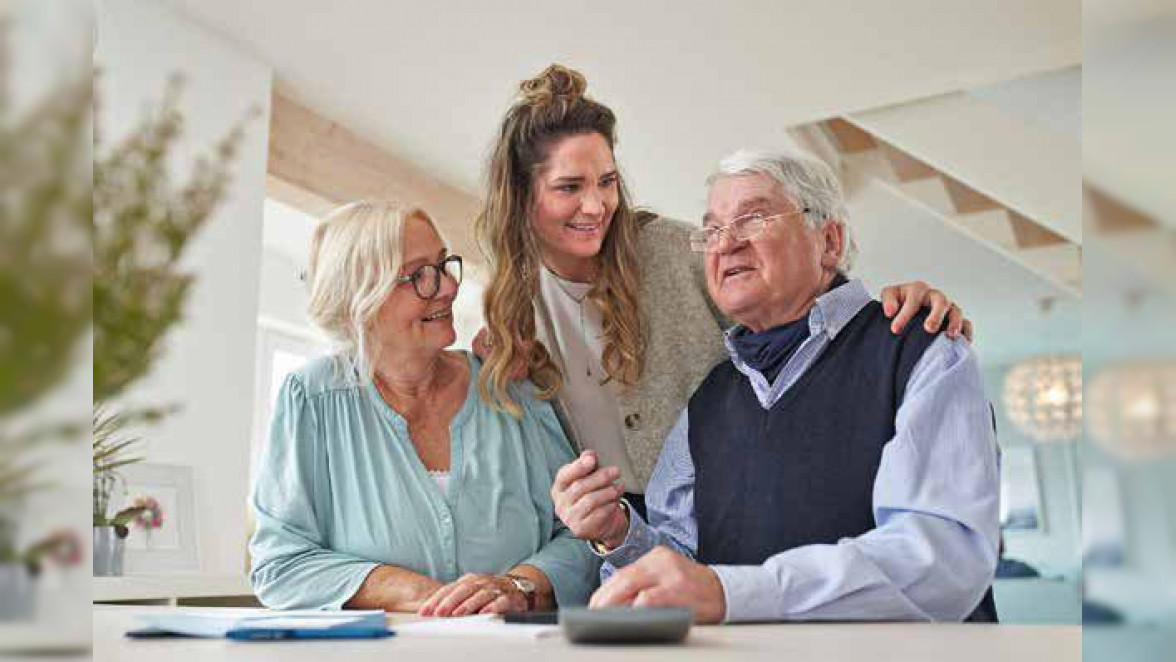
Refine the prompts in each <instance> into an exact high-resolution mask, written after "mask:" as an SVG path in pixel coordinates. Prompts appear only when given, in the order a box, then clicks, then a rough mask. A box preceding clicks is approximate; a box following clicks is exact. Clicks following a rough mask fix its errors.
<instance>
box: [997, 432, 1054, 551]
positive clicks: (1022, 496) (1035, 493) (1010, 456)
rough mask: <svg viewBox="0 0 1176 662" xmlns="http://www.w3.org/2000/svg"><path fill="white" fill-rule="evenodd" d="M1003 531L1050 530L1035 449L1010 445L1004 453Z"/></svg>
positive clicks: (1001, 475) (1037, 531)
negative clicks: (1043, 501) (1047, 524)
mask: <svg viewBox="0 0 1176 662" xmlns="http://www.w3.org/2000/svg"><path fill="white" fill-rule="evenodd" d="M1000 528H1001V530H1002V531H1018V532H1034V533H1046V531H1047V528H1046V518H1045V508H1044V504H1043V503H1042V500H1041V475H1040V472H1039V470H1038V463H1037V449H1036V448H1035V447H1033V446H1028V445H1025V446H1010V447H1007V448H1004V449H1002V450H1001V467H1000Z"/></svg>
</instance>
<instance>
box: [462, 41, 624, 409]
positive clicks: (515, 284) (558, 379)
mask: <svg viewBox="0 0 1176 662" xmlns="http://www.w3.org/2000/svg"><path fill="white" fill-rule="evenodd" d="M587 86H588V84H587V82H586V81H585V80H584V76H582V75H581V74H580V73H579V72H577V71H573V70H571V69H568V68H566V67H563V66H560V65H558V64H553V65H551V66H550V67H548V68H547V69H546V70H544V71H543V72H542V73H541V74H539V75H538V76H536V77H534V78H531V79H529V80H526V81H523V83H522V84H521V85H520V86H519V89H520V98H519V99H518V101H516V102H515V104H514V105H513V106H511V108H510V110H508V111H507V113H506V117H505V118H504V119H503V121H502V127H501V129H500V130H499V133H498V139H497V141H496V143H495V145H494V149H493V151H492V153H491V156H490V161H489V164H488V168H487V179H488V182H487V195H486V200H485V202H484V203H483V206H482V209H481V211H480V212H479V214H478V218H477V234H478V240H479V243H480V245H481V247H482V250H483V251H484V252H485V253H487V255H486V257H487V260H488V261H489V263H490V265H491V279H490V284H489V286H488V287H487V288H486V295H485V300H484V302H483V305H484V308H485V310H484V312H485V316H486V325H487V328H488V329H489V333H490V340H491V347H490V351H489V353H488V355H487V357H486V360H485V366H484V368H483V370H482V373H481V378H480V379H479V381H478V389H479V392H480V393H481V395H482V397H483V399H485V400H486V401H487V402H490V403H492V404H494V405H495V406H497V407H499V408H500V409H504V410H506V411H508V412H510V413H512V414H514V415H518V414H519V407H518V405H517V403H515V402H514V400H513V399H512V398H511V397H510V395H509V393H508V392H507V386H508V384H509V383H510V382H511V379H512V372H513V367H514V366H515V364H516V361H518V360H519V359H520V358H521V359H522V360H523V361H525V363H526V365H527V368H528V372H529V373H530V378H531V380H532V381H533V382H534V383H535V385H536V386H537V387H538V392H537V395H538V396H539V397H541V398H544V399H549V398H552V397H555V396H556V395H557V394H558V392H559V389H560V387H561V386H562V384H563V376H562V375H561V374H560V371H559V368H558V367H557V366H556V365H555V363H554V361H553V360H552V358H551V355H550V354H549V353H548V352H547V350H546V349H545V348H544V347H543V345H542V344H541V343H538V342H536V326H535V308H534V302H535V299H536V298H537V297H538V296H539V270H540V269H542V268H544V267H543V263H542V261H541V258H540V251H539V244H538V241H537V239H536V237H535V235H534V233H533V231H532V228H531V218H532V215H533V213H534V210H535V202H536V200H535V192H534V191H535V187H534V183H535V180H536V176H537V175H538V174H539V173H540V172H541V170H542V168H543V166H544V164H545V163H546V161H547V157H548V155H549V153H550V151H551V149H552V147H554V145H555V143H556V142H558V141H559V140H560V139H562V138H565V137H568V136H576V135H587V134H599V135H600V136H602V137H603V138H604V139H605V140H606V141H607V142H608V145H609V149H610V150H611V149H614V148H615V145H616V117H615V116H614V115H613V112H612V111H611V110H609V108H608V107H607V106H605V105H603V104H601V103H598V102H596V101H593V100H592V99H590V98H588V97H586V96H585V95H584V92H585V90H586V89H587ZM618 180H619V181H618V200H617V208H616V210H615V211H614V212H613V216H612V223H611V225H610V226H609V229H608V234H606V235H605V238H604V243H603V245H602V246H601V249H600V258H601V259H600V269H599V272H598V274H597V276H596V279H595V281H594V282H593V285H592V289H591V290H589V292H588V297H589V298H590V299H591V300H592V301H593V302H594V303H596V305H597V306H599V308H600V310H601V313H602V318H603V332H604V352H603V357H602V358H603V363H604V369H605V372H606V373H607V375H608V377H607V379H606V381H607V380H611V379H616V380H618V381H619V382H620V383H622V384H625V385H629V386H631V385H634V384H636V383H637V381H638V380H639V379H640V377H641V374H642V372H643V370H644V363H643V362H644V356H645V335H644V328H643V321H642V318H641V311H640V308H639V307H638V304H637V298H638V289H639V288H640V282H641V274H640V265H639V264H638V256H637V231H638V223H639V220H638V219H639V217H641V218H644V216H643V215H640V214H638V213H636V212H635V211H634V210H633V209H632V208H631V207H630V206H629V196H628V192H627V191H626V189H625V185H624V181H623V179H621V178H620V177H618Z"/></svg>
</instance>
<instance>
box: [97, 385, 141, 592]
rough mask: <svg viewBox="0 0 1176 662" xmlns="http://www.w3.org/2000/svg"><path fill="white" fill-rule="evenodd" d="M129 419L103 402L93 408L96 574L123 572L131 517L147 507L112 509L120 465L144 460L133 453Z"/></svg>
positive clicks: (134, 441) (135, 506)
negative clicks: (106, 407) (127, 434)
mask: <svg viewBox="0 0 1176 662" xmlns="http://www.w3.org/2000/svg"><path fill="white" fill-rule="evenodd" d="M126 427H127V420H126V419H125V418H124V417H123V416H120V415H119V414H113V413H110V412H109V411H108V410H107V409H105V408H104V407H102V406H100V405H99V406H96V407H95V408H94V576H95V577H117V576H119V575H122V574H123V553H124V541H125V540H126V538H127V535H128V534H129V532H130V531H129V529H128V528H127V526H128V525H129V524H130V523H131V520H133V519H135V518H136V517H138V516H139V515H141V514H143V512H144V511H146V510H147V507H146V506H143V505H131V506H130V507H127V508H123V509H122V510H119V511H117V512H114V513H111V512H110V511H111V506H112V505H113V499H114V497H115V493H116V490H117V488H118V486H119V484H120V483H121V482H122V475H121V474H120V473H119V469H120V468H121V467H125V466H127V465H131V464H135V463H136V462H142V461H143V458H142V457H139V456H131V455H130V454H131V452H132V451H133V450H134V449H135V446H136V445H137V444H138V443H139V439H138V438H137V437H128V436H126Z"/></svg>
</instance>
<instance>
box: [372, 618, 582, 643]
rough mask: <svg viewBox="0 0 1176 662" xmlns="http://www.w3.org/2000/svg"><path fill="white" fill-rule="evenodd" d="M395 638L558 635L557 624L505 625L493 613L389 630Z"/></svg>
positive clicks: (437, 619)
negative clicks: (395, 635)
mask: <svg viewBox="0 0 1176 662" xmlns="http://www.w3.org/2000/svg"><path fill="white" fill-rule="evenodd" d="M392 629H393V630H395V631H396V634H397V635H398V636H409V637H413V636H418V635H419V636H426V637H466V636H476V637H485V636H494V637H508V638H515V639H538V638H540V637H550V636H554V635H557V634H559V626H558V625H531V624H523V623H507V622H506V621H503V620H502V617H501V616H498V615H495V614H479V615H476V616H463V617H460V618H430V619H427V620H423V621H415V622H412V623H403V624H399V625H395V626H393V627H392Z"/></svg>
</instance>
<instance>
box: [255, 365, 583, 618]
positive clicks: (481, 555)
mask: <svg viewBox="0 0 1176 662" xmlns="http://www.w3.org/2000/svg"><path fill="white" fill-rule="evenodd" d="M466 356H467V358H468V359H469V362H470V386H469V393H468V394H467V396H466V400H465V403H464V404H463V405H462V407H461V410H460V411H458V413H457V415H456V416H455V417H454V419H453V421H452V423H450V428H449V433H450V440H451V442H450V443H451V444H452V446H451V460H450V479H449V489H448V491H447V492H445V493H443V492H442V491H441V489H440V487H439V486H438V485H437V483H436V482H435V481H434V480H433V478H432V477H430V476H429V474H428V472H427V471H426V469H425V466H424V464H423V463H422V462H421V460H420V458H419V457H418V456H417V453H416V450H415V449H414V448H413V445H412V442H411V440H410V439H409V437H408V425H407V422H406V421H405V420H404V419H403V418H402V417H401V416H400V415H399V414H397V413H396V412H395V411H394V410H393V409H392V408H391V407H389V406H388V405H387V403H385V402H384V400H383V398H381V397H380V395H379V393H378V392H377V390H376V388H375V385H374V384H372V383H371V381H370V380H363V381H362V382H361V380H360V379H359V378H357V377H356V375H355V372H354V371H351V370H348V371H346V372H345V371H343V370H340V369H339V368H338V367H337V366H338V365H339V362H338V361H336V360H334V359H332V358H330V357H326V358H322V359H318V360H315V361H312V362H310V363H309V364H307V365H306V366H305V367H303V368H302V369H301V370H298V371H296V372H294V373H292V374H290V376H289V377H287V378H286V381H285V383H284V384H283V386H282V390H281V393H280V395H279V396H278V401H277V404H276V406H275V411H274V418H273V423H272V425H271V429H270V436H269V444H268V446H267V448H266V450H265V453H264V455H263V459H262V462H261V465H260V467H259V469H258V473H257V476H256V479H255V482H254V487H253V493H252V497H251V505H252V510H253V514H254V517H255V519H256V523H257V529H256V531H255V533H254V535H253V539H252V540H251V542H250V546H249V549H250V553H251V555H252V561H253V567H252V570H251V572H250V581H251V582H252V584H253V589H254V591H255V592H256V593H257V596H258V598H259V599H260V600H261V602H262V603H263V604H265V605H266V606H269V607H272V608H279V609H295V608H301V609H306V608H311V609H314V608H319V609H339V608H341V607H342V605H343V603H345V602H346V601H347V600H348V599H350V598H351V596H352V595H354V594H355V592H356V591H357V590H358V589H359V587H360V585H361V584H363V581H364V578H365V577H366V576H367V574H368V573H369V572H371V571H372V570H373V569H374V568H375V567H376V566H377V565H380V564H388V565H395V566H399V567H401V568H405V569H408V570H412V571H415V572H418V573H421V574H424V575H427V576H429V577H432V578H434V579H436V580H438V581H441V582H451V581H454V580H456V579H458V578H459V577H461V576H462V575H463V574H465V573H471V572H472V573H489V574H500V573H503V572H506V571H508V570H509V569H511V568H513V567H514V566H516V565H518V564H519V563H527V564H530V565H532V566H535V567H536V568H539V569H540V570H542V571H543V572H544V573H545V574H546V575H547V578H548V579H549V580H550V581H551V583H552V586H553V587H554V589H555V598H556V600H557V602H558V603H559V605H561V606H571V605H580V604H584V603H586V602H587V600H588V597H589V596H590V595H591V593H592V591H593V589H594V588H595V587H596V584H597V581H598V577H597V574H598V570H599V560H598V559H597V558H596V557H595V555H593V554H592V553H591V551H589V549H588V546H587V545H585V544H584V543H583V542H582V541H579V540H576V539H575V538H574V537H573V536H572V534H571V532H570V531H568V529H567V528H566V527H564V525H563V523H562V522H560V521H559V520H558V519H557V518H556V516H555V513H554V507H553V505H552V503H551V496H550V489H551V483H552V480H554V478H555V473H556V471H558V470H559V468H560V467H561V466H562V465H564V464H565V463H567V462H570V461H571V460H572V459H573V454H572V450H571V446H570V445H569V443H568V441H567V438H566V437H565V436H564V433H563V431H562V429H561V427H560V424H559V421H558V420H557V418H556V416H555V413H554V411H553V410H552V408H551V405H550V404H548V403H547V402H543V401H540V400H537V399H535V398H534V397H533V396H532V395H531V392H532V390H533V388H534V387H533V386H532V385H531V384H530V383H529V382H523V383H520V384H519V385H518V388H519V389H520V390H519V391H518V392H516V393H515V394H514V395H515V397H516V401H517V402H520V403H523V405H524V413H523V416H522V418H521V419H515V418H513V417H511V416H510V415H509V414H505V413H502V412H498V411H496V410H494V409H493V408H491V407H490V406H489V405H488V404H486V403H485V402H484V401H483V400H482V399H481V398H480V397H479V395H478V389H477V380H478V371H479V369H480V366H481V363H480V361H479V360H478V359H477V358H476V357H475V356H474V355H472V354H469V353H466ZM512 388H513V387H512Z"/></svg>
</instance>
